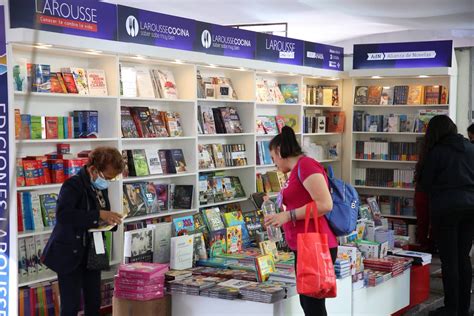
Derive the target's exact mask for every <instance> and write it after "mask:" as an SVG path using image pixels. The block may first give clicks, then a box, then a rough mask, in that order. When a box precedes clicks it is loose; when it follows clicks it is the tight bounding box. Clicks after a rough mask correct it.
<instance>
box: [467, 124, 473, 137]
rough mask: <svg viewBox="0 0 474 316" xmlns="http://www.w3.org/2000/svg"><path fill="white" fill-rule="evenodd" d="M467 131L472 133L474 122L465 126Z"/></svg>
mask: <svg viewBox="0 0 474 316" xmlns="http://www.w3.org/2000/svg"><path fill="white" fill-rule="evenodd" d="M467 132H468V133H472V134H474V123H472V124H471V125H470V126H469V127H468V128H467Z"/></svg>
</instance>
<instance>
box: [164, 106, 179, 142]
mask: <svg viewBox="0 0 474 316" xmlns="http://www.w3.org/2000/svg"><path fill="white" fill-rule="evenodd" d="M164 113H165V114H166V115H165V116H164V118H165V122H166V128H167V131H168V134H169V136H171V137H179V136H183V126H182V124H181V115H180V114H179V113H178V112H170V111H168V112H164Z"/></svg>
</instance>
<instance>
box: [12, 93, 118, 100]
mask: <svg viewBox="0 0 474 316" xmlns="http://www.w3.org/2000/svg"><path fill="white" fill-rule="evenodd" d="M14 96H19V97H26V96H31V97H47V98H73V99H76V98H77V99H117V98H118V96H110V95H106V96H102V95H88V94H87V95H83V94H75V93H50V92H19V91H16V92H15V93H14Z"/></svg>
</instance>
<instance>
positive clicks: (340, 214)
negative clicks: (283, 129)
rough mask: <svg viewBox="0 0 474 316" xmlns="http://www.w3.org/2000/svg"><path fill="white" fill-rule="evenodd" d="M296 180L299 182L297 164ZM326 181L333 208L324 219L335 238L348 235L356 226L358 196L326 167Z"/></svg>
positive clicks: (352, 188) (351, 187)
mask: <svg viewBox="0 0 474 316" xmlns="http://www.w3.org/2000/svg"><path fill="white" fill-rule="evenodd" d="M298 179H300V181H301V177H300V166H299V164H298ZM328 180H329V187H330V192H331V196H332V203H333V208H332V211H330V212H329V213H327V214H326V215H325V216H326V219H327V220H328V222H329V225H330V226H331V229H332V231H333V232H334V234H335V235H336V236H345V235H349V234H350V233H352V232H353V231H354V230H355V229H356V226H357V216H358V215H359V214H358V213H359V205H360V201H359V194H357V191H356V190H355V189H354V187H353V186H352V185H350V184H347V183H345V182H344V181H342V180H341V179H336V178H335V177H334V171H333V169H332V167H331V166H329V167H328ZM301 182H302V181H301Z"/></svg>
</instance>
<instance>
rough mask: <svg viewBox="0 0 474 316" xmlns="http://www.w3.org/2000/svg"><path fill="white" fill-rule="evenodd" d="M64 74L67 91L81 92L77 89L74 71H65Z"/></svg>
mask: <svg viewBox="0 0 474 316" xmlns="http://www.w3.org/2000/svg"><path fill="white" fill-rule="evenodd" d="M62 75H63V80H64V84H65V85H66V89H67V92H68V93H74V94H78V93H79V92H78V91H77V87H76V82H75V81H74V76H73V75H72V73H68V72H63V73H62Z"/></svg>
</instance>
